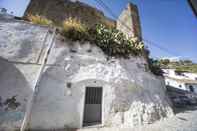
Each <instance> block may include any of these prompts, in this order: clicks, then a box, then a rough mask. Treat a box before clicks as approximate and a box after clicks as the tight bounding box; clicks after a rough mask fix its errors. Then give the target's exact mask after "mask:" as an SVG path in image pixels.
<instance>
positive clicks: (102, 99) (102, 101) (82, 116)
mask: <svg viewBox="0 0 197 131" xmlns="http://www.w3.org/2000/svg"><path fill="white" fill-rule="evenodd" d="M87 87H91V88H102V94H101V96H102V97H101V123H100V124H98V125H92V126H101V127H102V126H103V124H104V123H103V120H104V115H103V114H104V106H103V105H104V88H103V86H85V87H84V96H83V105H82V113H81V122H80V127H81V128H85V127H88V126H83V121H84V113H85V104H86V103H85V101H86V99H85V98H86V90H87Z"/></svg>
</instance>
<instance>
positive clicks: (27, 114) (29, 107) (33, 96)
mask: <svg viewBox="0 0 197 131" xmlns="http://www.w3.org/2000/svg"><path fill="white" fill-rule="evenodd" d="M55 32H56V28H53V34H52V38H51V40H50V42H49V43H50V44H49V46H48V48H47V50H46V52H45V54H44V57H43V61H42V63H41V67H40V70H39V73H38V75H37V77H36V78H37V80H36V82H35V86H34V91H33V94H32V96H31V97H30V99H29V101H28V105H27V110H26V113H25V117H24V119H23V123H22V125H21V128H20V131H25V129H26V128H27V125H28V122H29V120H30V115H31V112H32V106H33V102H34V99H35V96H36V94H37V92H38V87H39V82H40V79H41V75H42V73H43V70H44V68H45V66H46V63H47V59H48V56H49V53H50V50H51V48H52V46H53V43H54V42H53V41H54V38H55ZM46 37H47V36H46Z"/></svg>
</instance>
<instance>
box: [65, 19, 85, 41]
mask: <svg viewBox="0 0 197 131" xmlns="http://www.w3.org/2000/svg"><path fill="white" fill-rule="evenodd" d="M62 27H63V29H62V34H63V35H64V36H65V37H67V38H69V39H72V40H74V41H76V40H87V38H88V29H87V27H86V26H85V25H84V24H82V23H81V22H80V21H79V20H77V19H74V18H68V19H66V20H64V21H63V25H62Z"/></svg>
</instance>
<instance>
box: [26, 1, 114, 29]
mask: <svg viewBox="0 0 197 131" xmlns="http://www.w3.org/2000/svg"><path fill="white" fill-rule="evenodd" d="M28 14H32V15H37V14H38V15H41V16H45V17H47V18H48V19H50V20H52V21H53V22H54V23H55V24H56V25H61V24H62V21H64V20H65V19H67V18H69V17H72V18H77V19H78V20H80V21H81V22H82V23H84V24H86V25H88V26H90V27H92V26H94V25H95V24H97V23H102V24H105V25H109V26H115V21H113V20H111V19H109V18H107V17H105V16H104V14H103V12H101V11H99V10H97V9H95V8H93V7H91V6H89V5H87V4H84V3H81V2H71V1H69V0H31V2H30V4H29V6H28V8H27V10H26V12H25V17H26V16H27V15H28Z"/></svg>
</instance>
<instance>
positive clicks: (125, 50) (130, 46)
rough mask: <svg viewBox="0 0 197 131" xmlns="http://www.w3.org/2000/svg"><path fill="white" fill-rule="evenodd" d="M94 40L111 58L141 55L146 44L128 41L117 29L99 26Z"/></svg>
mask: <svg viewBox="0 0 197 131" xmlns="http://www.w3.org/2000/svg"><path fill="white" fill-rule="evenodd" d="M91 34H94V37H93V38H94V39H95V43H96V44H97V46H99V47H100V48H101V49H102V50H103V51H104V52H105V53H106V54H107V55H109V56H122V57H128V56H129V55H130V54H132V55H139V54H141V53H142V51H143V50H144V44H143V43H142V42H139V41H134V40H132V39H127V38H126V36H125V35H124V34H123V33H122V32H120V31H119V30H117V29H115V28H107V27H106V26H104V25H97V26H96V30H95V33H91Z"/></svg>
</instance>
